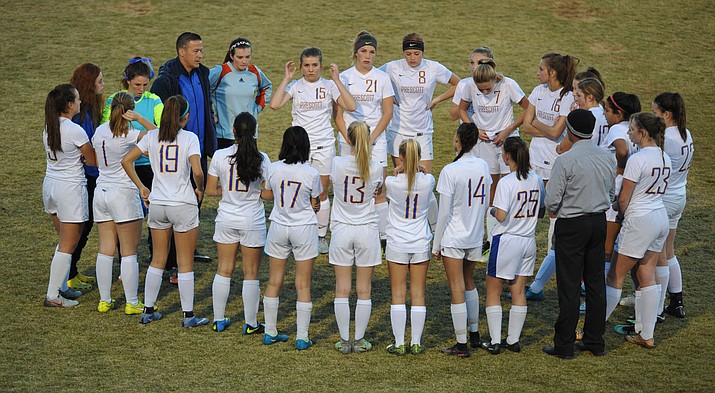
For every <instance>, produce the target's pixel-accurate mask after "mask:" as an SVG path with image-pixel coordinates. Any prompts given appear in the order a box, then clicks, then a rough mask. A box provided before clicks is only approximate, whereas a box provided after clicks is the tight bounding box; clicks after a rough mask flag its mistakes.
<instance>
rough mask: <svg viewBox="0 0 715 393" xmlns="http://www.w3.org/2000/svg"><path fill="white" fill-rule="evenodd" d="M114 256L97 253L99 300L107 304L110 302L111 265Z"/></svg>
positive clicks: (96, 267) (96, 266)
mask: <svg viewBox="0 0 715 393" xmlns="http://www.w3.org/2000/svg"><path fill="white" fill-rule="evenodd" d="M113 263H114V256H110V255H104V254H99V253H97V262H96V264H95V269H96V270H97V287H98V288H99V300H103V301H105V302H107V303H111V302H112V264H113Z"/></svg>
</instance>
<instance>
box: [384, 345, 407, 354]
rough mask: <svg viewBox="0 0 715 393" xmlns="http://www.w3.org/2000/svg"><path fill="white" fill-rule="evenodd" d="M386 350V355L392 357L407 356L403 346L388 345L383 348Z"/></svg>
mask: <svg viewBox="0 0 715 393" xmlns="http://www.w3.org/2000/svg"><path fill="white" fill-rule="evenodd" d="M385 349H386V350H387V353H391V354H393V355H399V356H402V355H405V354H407V349H405V345H404V344H402V345H395V344H390V345H388V346H387V348H385Z"/></svg>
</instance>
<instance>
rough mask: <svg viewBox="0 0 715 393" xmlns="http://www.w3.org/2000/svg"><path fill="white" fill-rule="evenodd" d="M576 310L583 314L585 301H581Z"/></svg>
mask: <svg viewBox="0 0 715 393" xmlns="http://www.w3.org/2000/svg"><path fill="white" fill-rule="evenodd" d="M578 312H579V313H580V314H585V313H586V302H583V303H581V305H580V306H578Z"/></svg>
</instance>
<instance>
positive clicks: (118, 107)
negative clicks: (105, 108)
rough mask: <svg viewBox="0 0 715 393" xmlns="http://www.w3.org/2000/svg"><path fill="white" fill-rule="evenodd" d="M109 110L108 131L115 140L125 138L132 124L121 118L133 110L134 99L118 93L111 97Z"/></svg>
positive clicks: (127, 94) (124, 93)
mask: <svg viewBox="0 0 715 393" xmlns="http://www.w3.org/2000/svg"><path fill="white" fill-rule="evenodd" d="M111 109H112V112H111V114H110V115H109V129H110V130H112V135H113V136H114V137H115V138H116V137H120V136H126V135H127V133H128V132H129V127H130V126H131V124H132V122H130V121H129V120H126V119H125V118H124V117H123V116H124V114H125V113H126V112H127V111H129V110H133V109H134V97H132V96H131V95H130V94H129V93H127V92H125V91H120V92H119V93H117V94H115V95H114V97H112V105H111ZM132 128H133V126H132Z"/></svg>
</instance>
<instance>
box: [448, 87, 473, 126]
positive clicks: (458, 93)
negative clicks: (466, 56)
mask: <svg viewBox="0 0 715 393" xmlns="http://www.w3.org/2000/svg"><path fill="white" fill-rule="evenodd" d="M469 84H474V79H473V78H472V77H469V78H464V79H462V80H460V81H459V83H457V88H456V89H455V90H454V96H453V97H452V103H453V104H454V105H457V106H459V104H461V103H462V98H463V97H464V94H465V93H464V91H465V89H466V88H467V86H468V85H469ZM467 115H468V116H469V118H470V119H471V118H472V116H474V104H473V103H472V102H471V101H469V107H467ZM459 124H462V119H461V118H460V119H459Z"/></svg>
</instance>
